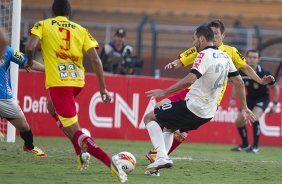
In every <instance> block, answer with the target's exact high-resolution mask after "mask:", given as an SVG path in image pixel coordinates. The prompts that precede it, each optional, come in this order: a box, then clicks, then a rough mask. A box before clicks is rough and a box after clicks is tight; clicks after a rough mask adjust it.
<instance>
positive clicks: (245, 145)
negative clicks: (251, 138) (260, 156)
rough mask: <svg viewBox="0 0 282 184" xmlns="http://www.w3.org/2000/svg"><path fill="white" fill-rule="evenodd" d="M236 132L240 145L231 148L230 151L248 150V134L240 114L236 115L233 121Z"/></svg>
mask: <svg viewBox="0 0 282 184" xmlns="http://www.w3.org/2000/svg"><path fill="white" fill-rule="evenodd" d="M235 123H236V127H237V130H238V132H239V135H240V137H241V140H242V144H240V145H239V146H237V147H235V148H232V149H231V150H232V151H246V150H247V149H248V148H249V142H248V132H247V128H246V124H245V121H244V117H243V116H242V114H241V113H239V114H238V117H237V119H236V121H235Z"/></svg>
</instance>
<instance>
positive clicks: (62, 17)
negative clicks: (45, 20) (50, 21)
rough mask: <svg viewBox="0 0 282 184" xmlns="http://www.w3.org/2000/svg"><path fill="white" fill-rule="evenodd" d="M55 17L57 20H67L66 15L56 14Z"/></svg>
mask: <svg viewBox="0 0 282 184" xmlns="http://www.w3.org/2000/svg"><path fill="white" fill-rule="evenodd" d="M55 19H58V20H69V19H68V18H67V17H64V16H57V17H55Z"/></svg>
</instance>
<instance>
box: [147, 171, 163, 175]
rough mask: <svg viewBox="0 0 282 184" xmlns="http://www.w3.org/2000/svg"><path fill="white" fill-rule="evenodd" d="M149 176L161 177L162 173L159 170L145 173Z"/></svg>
mask: <svg viewBox="0 0 282 184" xmlns="http://www.w3.org/2000/svg"><path fill="white" fill-rule="evenodd" d="M144 174H146V175H147V176H160V175H161V174H160V171H159V170H155V171H145V173H144Z"/></svg>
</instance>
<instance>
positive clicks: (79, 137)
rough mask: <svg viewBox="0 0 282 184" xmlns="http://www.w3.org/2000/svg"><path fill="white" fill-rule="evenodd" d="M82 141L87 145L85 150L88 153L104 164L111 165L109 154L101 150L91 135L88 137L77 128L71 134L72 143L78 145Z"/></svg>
mask: <svg viewBox="0 0 282 184" xmlns="http://www.w3.org/2000/svg"><path fill="white" fill-rule="evenodd" d="M82 143H84V144H86V145H87V152H88V153H90V155H92V156H93V157H95V158H97V159H98V160H100V161H101V162H103V163H104V164H105V165H106V166H108V167H110V166H111V159H110V157H109V155H108V154H107V153H106V152H105V151H104V150H102V149H101V148H100V147H99V146H98V145H97V144H96V143H95V142H94V140H93V139H92V138H91V137H88V136H87V135H85V134H84V133H82V132H81V131H80V130H79V131H77V132H75V134H74V136H73V145H76V146H80V145H81V144H82Z"/></svg>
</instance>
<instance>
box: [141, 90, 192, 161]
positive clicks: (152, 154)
mask: <svg viewBox="0 0 282 184" xmlns="http://www.w3.org/2000/svg"><path fill="white" fill-rule="evenodd" d="M188 92H189V89H187V88H186V89H184V90H181V91H179V92H176V93H174V94H172V95H170V96H169V97H168V98H166V99H163V100H162V101H160V102H158V103H157V104H156V107H160V106H162V105H163V104H165V103H169V102H177V101H179V100H184V99H185V97H186V94H187V93H188ZM187 136H188V133H187V132H179V131H178V130H177V131H175V132H174V137H173V142H172V146H171V148H170V150H169V151H168V155H169V154H170V153H171V152H173V151H174V150H175V149H176V148H177V147H178V146H179V145H180V144H181V143H182V142H184V141H185V139H186V137H187ZM156 153H157V152H156V149H155V148H153V149H152V150H150V151H149V152H148V153H147V154H146V155H145V156H146V158H147V159H148V160H149V161H150V162H151V163H152V162H154V161H155V159H156Z"/></svg>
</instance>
